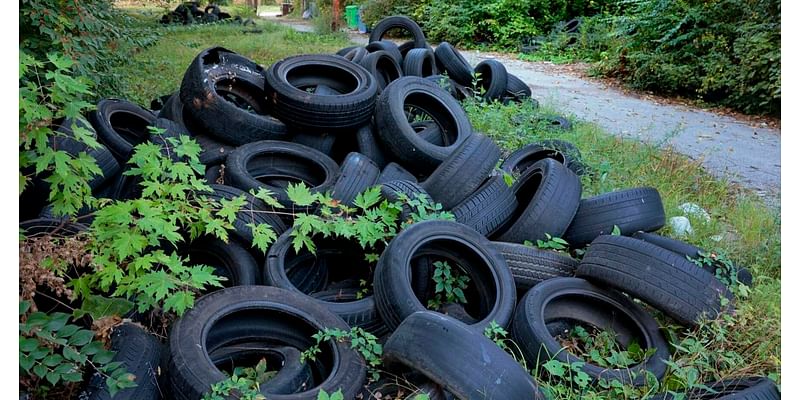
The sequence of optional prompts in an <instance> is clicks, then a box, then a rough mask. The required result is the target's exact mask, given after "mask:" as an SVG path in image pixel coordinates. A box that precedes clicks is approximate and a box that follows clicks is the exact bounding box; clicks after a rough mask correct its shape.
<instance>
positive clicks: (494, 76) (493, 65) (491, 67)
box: [475, 60, 508, 99]
mask: <svg viewBox="0 0 800 400" xmlns="http://www.w3.org/2000/svg"><path fill="white" fill-rule="evenodd" d="M475 74H479V78H478V84H479V85H480V86H481V87H482V88H483V90H484V93H483V98H485V99H499V98H500V97H502V96H503V94H505V92H506V88H507V87H508V72H506V67H505V65H503V63H501V62H500V61H497V60H483V61H481V62H480V63H478V65H476V66H475Z"/></svg>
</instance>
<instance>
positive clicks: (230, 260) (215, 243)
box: [186, 236, 261, 287]
mask: <svg viewBox="0 0 800 400" xmlns="http://www.w3.org/2000/svg"><path fill="white" fill-rule="evenodd" d="M249 247H250V246H247V245H245V244H243V243H241V242H240V240H239V239H237V238H235V237H233V238H229V239H228V242H227V243H226V242H223V241H222V240H221V239H218V238H215V237H211V236H203V237H200V238H197V239H195V240H193V241H192V242H191V243H190V244H189V246H188V249H187V250H186V255H187V256H188V257H189V263H190V264H192V265H197V264H201V265H208V266H210V267H212V268H214V275H217V276H221V277H224V278H225V280H224V281H222V282H221V284H222V286H223V287H231V286H245V285H258V284H260V283H261V268H259V266H258V263H257V262H256V260H255V259H254V258H253V256H252V255H251V254H250V252H249V251H248V250H247V249H248V248H249Z"/></svg>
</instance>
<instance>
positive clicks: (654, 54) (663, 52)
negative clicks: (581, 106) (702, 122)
mask: <svg viewBox="0 0 800 400" xmlns="http://www.w3.org/2000/svg"><path fill="white" fill-rule="evenodd" d="M780 15H781V12H780V2H779V1H778V0H710V1H699V0H683V1H670V0H654V1H639V2H637V3H636V4H635V5H633V6H632V7H631V9H630V10H628V11H627V12H626V14H625V15H623V16H622V17H620V18H619V21H618V22H619V25H618V28H619V29H617V30H616V32H615V33H614V35H615V36H616V38H618V39H624V40H621V41H620V42H621V43H622V44H621V45H620V46H619V47H616V48H614V49H613V50H612V53H613V56H611V57H609V59H608V60H607V61H606V62H605V63H604V64H603V65H602V66H601V70H602V71H603V72H604V73H606V74H607V75H611V76H617V77H620V78H621V79H623V80H624V81H625V82H627V83H629V84H631V85H632V86H634V87H637V88H641V89H646V90H654V91H659V92H663V93H667V94H675V95H686V96H691V97H695V98H699V99H702V100H705V101H709V102H713V103H718V104H721V105H724V106H729V107H733V108H736V109H739V110H742V111H744V112H748V113H766V114H774V115H780V92H781V90H780V87H781V84H780V58H781V56H780V38H781V35H780Z"/></svg>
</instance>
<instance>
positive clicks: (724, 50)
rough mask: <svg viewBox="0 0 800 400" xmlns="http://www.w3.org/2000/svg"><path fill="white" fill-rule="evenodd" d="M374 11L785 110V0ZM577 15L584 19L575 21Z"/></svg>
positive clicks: (485, 42) (390, 0) (708, 98)
mask: <svg viewBox="0 0 800 400" xmlns="http://www.w3.org/2000/svg"><path fill="white" fill-rule="evenodd" d="M365 4H366V7H367V10H366V12H365V15H366V17H365V19H366V22H367V23H368V24H370V23H374V21H377V20H378V19H380V18H381V17H383V16H387V15H394V14H405V15H409V16H412V17H413V18H414V19H415V20H416V21H418V22H419V24H420V25H421V26H422V27H423V29H424V30H425V33H426V35H427V36H428V39H429V40H431V41H447V42H450V43H451V44H454V45H458V46H460V47H465V48H475V47H479V48H485V49H491V50H497V51H505V52H513V53H518V54H520V58H522V59H527V60H544V61H554V62H558V63H564V62H574V61H587V62H592V63H594V65H595V68H594V69H593V72H594V73H595V74H598V75H601V76H607V77H613V78H616V79H619V80H620V81H622V82H623V83H625V84H627V85H629V86H630V87H633V88H636V89H641V90H650V91H654V92H656V93H660V94H665V95H670V96H683V97H686V98H688V99H692V100H695V101H698V102H703V103H707V104H710V105H717V106H724V107H730V108H733V109H736V110H738V111H742V112H745V113H748V114H764V115H771V116H780V99H781V80H780V71H781V70H780V64H781V63H780V60H781V54H780V47H781V34H780V22H781V7H780V1H777V0H714V1H668V0H602V1H601V0H597V1H574V2H567V1H540V0H525V1H505V0H481V1H465V0H456V1H442V0H424V1H408V0H369V1H367V2H366V3H365ZM574 18H578V19H579V20H580V24H579V25H578V26H577V27H576V28H574V27H571V26H568V25H567V23H568V22H569V21H571V20H573V19H574Z"/></svg>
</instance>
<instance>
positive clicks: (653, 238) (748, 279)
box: [631, 231, 753, 286]
mask: <svg viewBox="0 0 800 400" xmlns="http://www.w3.org/2000/svg"><path fill="white" fill-rule="evenodd" d="M631 237H633V238H636V239H639V240H644V241H645V242H648V243H652V244H654V245H656V246H658V247H663V248H665V249H667V250H669V251H671V252H673V253H677V254H680V255H682V256H685V257H689V258H692V259H697V258H699V257H700V252H703V253H708V252H707V251H705V250H703V249H701V248H699V247H697V246H693V245H691V244H689V243H686V242H684V241H681V240H677V239H672V238H668V237H666V236H661V235H658V234H655V233H648V232H643V231H638V232H636V233H634V234H633V235H631ZM733 267H734V268H735V269H736V279H737V280H738V281H739V282H740V283H744V284H745V285H747V286H752V285H753V274H751V273H750V271H749V270H748V269H747V268H744V267H740V266H738V265H736V264H734V265H733ZM703 269H705V270H706V271H708V272H710V273H712V274H715V275H716V273H717V271H716V269H717V268H716V266H715V265H707V264H703Z"/></svg>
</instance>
